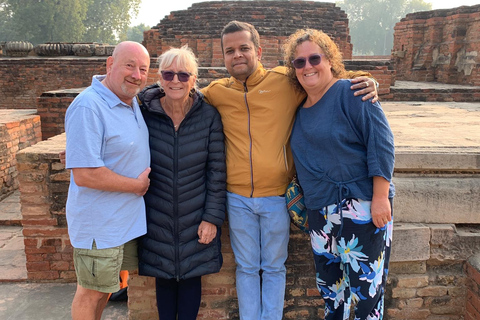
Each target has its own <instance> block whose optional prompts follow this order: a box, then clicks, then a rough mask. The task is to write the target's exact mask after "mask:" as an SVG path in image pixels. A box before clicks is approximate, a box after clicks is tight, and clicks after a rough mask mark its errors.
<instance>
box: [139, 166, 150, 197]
mask: <svg viewBox="0 0 480 320" xmlns="http://www.w3.org/2000/svg"><path fill="white" fill-rule="evenodd" d="M150 171H152V169H150V168H147V169H145V171H143V172H142V173H140V175H139V176H138V177H137V180H139V181H140V182H141V186H140V188H141V191H140V192H136V193H135V194H136V195H137V196H143V195H144V194H145V193H147V190H148V187H149V186H150V179H149V178H148V175H149V174H150Z"/></svg>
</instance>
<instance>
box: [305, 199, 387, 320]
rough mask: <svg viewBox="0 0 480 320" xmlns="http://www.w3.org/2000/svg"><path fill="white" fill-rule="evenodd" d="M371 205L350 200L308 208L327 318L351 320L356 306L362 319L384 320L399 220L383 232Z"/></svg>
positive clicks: (357, 315) (356, 311)
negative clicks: (390, 267) (390, 268)
mask: <svg viewBox="0 0 480 320" xmlns="http://www.w3.org/2000/svg"><path fill="white" fill-rule="evenodd" d="M390 203H391V204H392V199H390ZM370 205H371V202H370V201H363V200H359V199H345V200H342V201H341V202H340V204H339V205H336V204H334V205H330V206H327V207H325V208H323V209H321V210H308V222H309V232H310V238H311V245H312V249H313V256H314V261H315V270H316V283H317V288H318V290H319V291H320V293H321V295H322V297H323V299H324V301H325V320H337V319H338V320H347V319H349V316H350V306H351V305H352V304H354V305H356V306H355V319H356V320H357V319H361V320H363V319H368V320H374V319H383V311H384V291H385V284H386V280H387V274H388V263H389V260H390V248H391V242H392V231H393V219H392V221H390V222H388V223H387V225H386V226H384V227H383V228H377V227H376V226H375V225H374V224H373V222H372V216H371V213H370ZM392 214H393V206H392Z"/></svg>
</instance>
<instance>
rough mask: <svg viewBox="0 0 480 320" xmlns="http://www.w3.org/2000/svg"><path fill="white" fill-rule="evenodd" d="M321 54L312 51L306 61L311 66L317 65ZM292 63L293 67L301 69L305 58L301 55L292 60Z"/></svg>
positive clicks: (304, 63) (320, 59)
mask: <svg viewBox="0 0 480 320" xmlns="http://www.w3.org/2000/svg"><path fill="white" fill-rule="evenodd" d="M322 56H323V54H318V53H314V54H312V55H310V56H309V57H308V62H309V63H310V64H311V65H312V66H316V65H319V64H320V62H322ZM292 64H293V66H294V67H295V69H302V68H304V67H305V65H306V64H307V58H303V57H300V58H297V59H295V60H292Z"/></svg>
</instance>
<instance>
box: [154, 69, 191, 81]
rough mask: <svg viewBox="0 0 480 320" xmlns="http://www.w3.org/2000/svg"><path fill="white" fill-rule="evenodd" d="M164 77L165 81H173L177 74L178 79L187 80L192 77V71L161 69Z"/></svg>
mask: <svg viewBox="0 0 480 320" xmlns="http://www.w3.org/2000/svg"><path fill="white" fill-rule="evenodd" d="M160 73H161V74H162V78H163V80H165V81H172V80H173V78H174V77H175V75H177V77H178V80H179V81H181V82H187V81H188V80H189V79H190V76H191V75H192V74H191V73H188V72H182V71H180V72H173V71H161V72H160Z"/></svg>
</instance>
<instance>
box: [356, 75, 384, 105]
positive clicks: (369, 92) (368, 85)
mask: <svg viewBox="0 0 480 320" xmlns="http://www.w3.org/2000/svg"><path fill="white" fill-rule="evenodd" d="M352 83H353V85H352V86H351V87H350V89H352V90H357V91H355V93H354V95H355V96H359V95H365V96H364V97H362V100H363V101H367V100H368V99H372V103H375V102H377V101H378V92H377V86H376V84H375V81H373V79H371V78H369V77H365V76H363V77H356V78H354V79H352Z"/></svg>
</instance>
